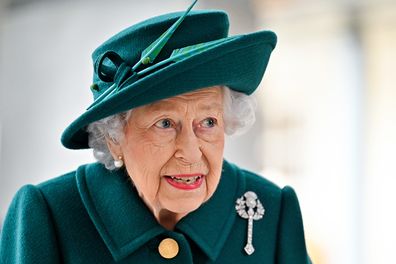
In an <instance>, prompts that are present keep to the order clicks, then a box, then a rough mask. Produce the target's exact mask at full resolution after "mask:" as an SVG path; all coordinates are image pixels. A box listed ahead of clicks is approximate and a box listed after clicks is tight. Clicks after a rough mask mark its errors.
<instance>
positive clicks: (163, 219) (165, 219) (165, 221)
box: [154, 209, 186, 230]
mask: <svg viewBox="0 0 396 264" xmlns="http://www.w3.org/2000/svg"><path fill="white" fill-rule="evenodd" d="M154 215H155V218H156V219H157V221H158V222H159V223H160V225H162V226H163V227H164V228H166V229H168V230H173V229H174V228H175V226H176V224H177V222H179V220H180V219H182V218H183V217H184V216H185V215H186V214H178V213H174V212H171V211H168V210H166V209H161V210H160V211H159V212H156V213H154Z"/></svg>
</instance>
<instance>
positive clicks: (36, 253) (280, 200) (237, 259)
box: [0, 161, 310, 264]
mask: <svg viewBox="0 0 396 264" xmlns="http://www.w3.org/2000/svg"><path fill="white" fill-rule="evenodd" d="M246 191H253V192H255V193H256V194H257V196H258V199H259V200H260V201H261V203H262V204H263V206H264V208H265V214H264V217H263V218H262V219H260V220H257V221H254V223H253V245H254V247H255V252H254V253H253V254H252V255H250V256H249V255H247V254H246V253H245V252H244V250H243V248H244V246H245V244H246V237H247V222H248V221H247V220H246V219H243V218H241V217H240V216H239V215H238V214H237V213H236V210H235V201H236V199H237V198H239V197H241V196H242V195H243V194H244V193H245V192H246ZM168 237H170V238H173V239H175V240H176V241H177V243H178V245H179V249H180V250H179V253H178V255H177V256H176V257H175V258H173V259H164V258H162V257H161V255H160V254H159V253H158V245H159V243H160V242H161V241H162V240H163V239H164V238H168ZM0 239H1V240H0V256H1V264H14V263H22V264H25V263H40V264H46V263H48V264H55V263H73V264H78V263H83V264H89V263H95V264H98V263H106V264H107V263H139V264H142V263H183V264H185V263H238V264H239V263H279V264H307V263H310V261H309V257H308V255H307V251H306V247H305V240H304V231H303V224H302V218H301V213H300V208H299V204H298V200H297V197H296V195H295V193H294V191H293V189H292V188H290V187H285V188H283V189H280V188H279V187H277V186H276V185H274V184H273V183H271V182H269V181H268V180H266V179H264V178H262V177H260V176H257V175H255V174H253V173H251V172H248V171H245V170H242V169H240V168H238V167H236V166H235V165H233V164H230V163H228V162H226V161H225V162H224V164H223V173H222V176H221V180H220V184H219V186H218V188H217V190H216V192H215V194H214V195H213V197H212V198H211V199H210V200H209V201H208V202H206V203H205V204H203V205H202V206H201V207H200V208H199V209H197V210H196V211H194V212H192V213H190V214H189V215H187V216H186V217H184V218H183V219H182V220H180V221H179V222H178V223H177V225H176V227H175V230H174V231H168V230H166V229H164V228H163V227H162V226H160V225H159V224H158V223H157V221H156V220H155V218H154V217H153V215H152V214H151V213H150V211H149V210H148V208H147V207H146V206H145V204H144V203H143V202H142V200H141V199H140V198H139V196H138V195H137V192H136V190H135V189H134V187H133V185H132V184H131V181H130V180H129V178H128V176H127V175H126V174H125V172H124V171H122V170H119V171H117V172H109V171H108V170H106V169H105V168H104V167H103V166H102V165H100V164H97V163H94V164H89V165H84V166H81V167H79V168H78V169H77V171H75V172H71V173H69V174H66V175H63V176H61V177H58V178H55V179H52V180H50V181H47V182H44V183H42V184H39V185H37V186H33V185H27V186H25V187H23V188H21V189H20V190H19V191H18V193H17V194H16V196H15V198H14V200H13V201H12V203H11V206H10V209H9V211H8V214H7V216H6V219H5V222H4V227H3V231H2V234H1V238H0Z"/></svg>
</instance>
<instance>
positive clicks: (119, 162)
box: [114, 156, 124, 168]
mask: <svg viewBox="0 0 396 264" xmlns="http://www.w3.org/2000/svg"><path fill="white" fill-rule="evenodd" d="M122 166H124V161H123V160H122V156H118V160H114V167H116V168H121V167H122Z"/></svg>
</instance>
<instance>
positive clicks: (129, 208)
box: [77, 161, 245, 261]
mask: <svg viewBox="0 0 396 264" xmlns="http://www.w3.org/2000/svg"><path fill="white" fill-rule="evenodd" d="M236 171H237V170H236V169H235V168H234V167H233V165H231V164H229V163H227V162H226V161H224V163H223V171H222V176H221V180H220V183H219V186H218V187H217V189H216V192H215V193H214V195H213V196H212V197H211V199H209V201H208V202H206V203H205V204H203V205H202V206H201V207H200V208H198V209H197V210H196V211H194V212H191V213H190V214H188V215H187V216H186V217H184V218H183V219H182V220H180V221H179V223H178V224H177V225H176V228H175V232H181V233H183V234H185V235H186V236H188V237H189V238H190V239H191V240H193V241H194V242H195V243H196V244H197V245H198V247H200V249H201V250H202V251H203V252H204V253H205V254H206V255H207V256H208V257H209V258H210V259H211V260H212V261H214V260H216V258H217V257H218V255H219V254H220V251H221V249H222V247H223V245H224V243H225V241H226V239H227V237H228V236H229V233H230V231H231V228H232V225H233V223H234V220H235V217H236V213H235V208H234V206H235V200H236V198H237V194H240V193H241V192H242V191H241V190H243V189H244V188H245V187H244V186H245V182H244V180H242V178H241V177H238V175H237V173H236ZM77 186H78V190H79V193H80V196H81V199H82V201H83V204H84V206H85V208H86V210H87V212H88V214H89V216H90V218H91V220H92V222H93V223H94V225H95V227H96V229H97V230H98V232H99V234H100V236H101V237H102V239H103V241H104V242H105V244H106V246H107V247H108V249H109V251H110V252H111V254H112V256H113V258H114V259H115V260H116V261H118V260H121V259H123V258H125V257H126V256H128V255H130V254H132V253H133V252H134V251H135V250H137V249H138V248H139V247H141V246H143V245H144V244H145V243H147V242H148V241H150V240H151V239H153V238H154V237H156V236H158V235H159V234H162V233H165V232H168V231H167V230H165V229H164V228H163V227H162V226H161V225H159V224H158V222H157V221H156V219H155V218H154V216H153V215H152V213H151V212H150V210H149V209H148V208H147V207H146V205H145V204H144V202H143V201H142V200H141V199H140V197H139V196H138V194H137V191H136V189H135V188H134V187H133V185H132V182H131V181H130V178H129V177H128V175H127V174H126V173H125V172H124V171H123V170H119V171H115V172H110V171H108V170H107V169H105V168H104V167H103V166H102V165H100V164H97V163H95V164H90V165H86V166H82V167H80V168H79V169H78V170H77Z"/></svg>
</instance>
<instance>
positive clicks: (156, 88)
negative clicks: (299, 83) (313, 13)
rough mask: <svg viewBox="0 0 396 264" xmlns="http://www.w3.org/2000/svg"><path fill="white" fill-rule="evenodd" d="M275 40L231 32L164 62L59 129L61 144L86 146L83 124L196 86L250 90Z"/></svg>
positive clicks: (265, 34) (258, 34)
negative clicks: (201, 48) (197, 50)
mask: <svg viewBox="0 0 396 264" xmlns="http://www.w3.org/2000/svg"><path fill="white" fill-rule="evenodd" d="M275 45H276V35H275V34H274V33H273V32H271V31H259V32H255V33H251V34H247V35H240V36H233V37H231V38H230V40H229V41H226V42H224V43H222V44H219V45H217V46H214V47H212V48H210V49H208V50H206V51H204V52H202V53H199V54H197V55H194V56H191V57H189V58H187V59H184V60H182V61H179V62H175V63H173V64H170V65H168V66H166V67H164V68H162V69H160V70H158V71H156V72H154V73H151V74H149V75H147V76H145V77H143V78H142V79H140V80H138V81H135V82H133V83H132V84H131V85H126V86H125V87H123V88H122V90H120V91H119V92H118V93H117V94H116V95H114V96H112V97H111V98H109V99H106V100H104V101H102V102H100V103H98V104H97V105H95V106H93V107H92V108H90V109H89V110H87V111H85V112H84V113H83V114H82V115H81V116H80V117H78V118H77V119H76V120H75V121H74V122H72V123H71V124H70V125H69V126H68V127H67V128H66V129H65V131H64V132H63V134H62V137H61V141H62V144H63V145H64V146H65V147H66V148H69V149H86V148H89V146H88V133H87V131H86V127H87V125H89V124H90V123H92V122H95V121H97V120H100V119H102V118H105V117H108V116H111V115H114V114H116V113H120V112H124V111H127V110H129V109H132V108H135V107H138V106H142V105H145V104H149V103H152V102H154V101H158V100H161V99H164V98H169V97H173V96H176V95H179V94H183V93H186V92H190V91H193V90H197V89H200V88H205V87H210V86H215V85H226V86H228V87H230V88H231V89H233V90H235V91H238V92H242V93H245V94H247V95H250V94H251V93H253V92H254V91H255V90H256V89H257V87H258V85H259V84H260V82H261V79H262V77H263V74H264V72H265V69H266V67H267V64H268V61H269V57H270V55H271V52H272V50H273V49H274V47H275Z"/></svg>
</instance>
